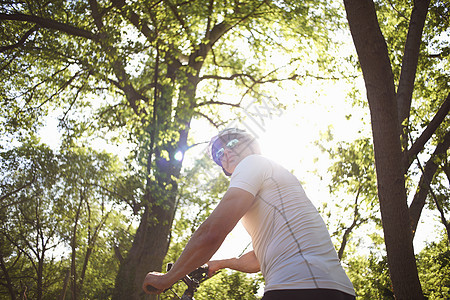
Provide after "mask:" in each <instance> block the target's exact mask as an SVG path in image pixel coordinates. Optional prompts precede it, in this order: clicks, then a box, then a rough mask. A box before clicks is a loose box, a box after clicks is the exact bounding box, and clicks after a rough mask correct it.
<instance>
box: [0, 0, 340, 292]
mask: <svg viewBox="0 0 450 300" xmlns="http://www.w3.org/2000/svg"><path fill="white" fill-rule="evenodd" d="M336 17H338V15H336V13H335V7H333V6H332V5H331V6H330V5H329V4H328V2H327V1H302V2H298V1H283V2H279V1H263V0H261V1H259V0H248V1H232V2H228V1H208V2H206V3H205V2H204V1H187V2H186V1H172V0H170V1H134V2H126V1H124V0H112V1H95V0H93V1H82V0H79V1H70V2H67V1H61V0H60V1H52V2H46V3H40V2H37V3H34V2H33V3H26V4H24V3H22V2H20V1H17V2H16V1H11V2H9V3H8V4H6V5H4V6H3V7H2V10H1V13H0V20H1V21H2V23H3V24H4V26H2V28H8V30H3V31H2V32H1V34H2V41H5V42H4V44H2V47H1V49H0V50H1V51H0V53H1V55H2V67H1V70H2V73H1V81H2V83H3V87H2V88H1V97H2V101H3V102H5V104H6V105H5V106H4V107H3V110H2V115H3V116H4V118H5V119H4V124H5V126H4V127H3V130H10V131H9V132H11V131H14V130H16V129H18V128H20V129H21V130H22V131H23V130H26V129H30V128H33V127H36V126H37V125H38V124H39V121H42V119H40V118H39V117H40V116H41V115H45V114H46V113H47V111H48V110H49V109H50V107H52V105H55V106H57V107H59V109H60V110H62V116H61V125H62V127H63V128H66V132H67V134H68V135H71V136H76V135H80V134H81V133H83V132H86V131H83V130H87V129H90V130H93V131H94V132H95V131H97V132H98V131H100V130H102V129H103V130H105V131H107V132H110V131H116V132H122V133H123V135H124V136H125V137H126V138H128V139H129V141H131V142H132V143H134V144H135V145H136V151H135V152H134V154H136V155H135V157H134V159H135V162H137V164H138V166H139V171H138V172H139V174H140V176H141V180H142V182H144V183H145V193H144V195H143V196H142V197H141V199H139V201H131V202H129V203H128V204H129V205H130V208H131V209H132V210H133V213H134V214H136V215H138V216H139V217H140V225H139V227H138V230H137V232H136V235H135V237H134V241H133V245H132V247H131V249H130V250H129V251H128V255H127V256H126V258H125V260H124V261H123V263H122V264H121V267H120V271H119V274H118V276H117V281H116V283H117V284H116V288H115V298H118V299H123V298H130V299H138V298H142V297H143V292H142V291H141V288H140V286H141V282H142V279H143V278H144V275H145V273H146V272H147V271H149V270H158V269H160V268H161V264H162V261H163V258H164V256H165V254H166V252H167V249H168V245H169V236H170V235H169V233H170V229H171V225H172V222H173V217H174V214H175V208H176V195H177V188H178V183H177V182H178V179H179V178H180V174H181V173H180V171H181V168H182V160H177V159H176V157H179V156H180V155H177V156H176V155H175V154H177V153H180V154H183V153H184V152H185V151H187V149H188V148H189V146H190V145H189V140H188V135H189V129H190V123H191V121H192V119H193V118H194V117H205V118H207V119H208V120H210V121H211V123H213V124H214V125H216V126H219V125H223V124H224V123H223V121H225V120H226V117H221V116H219V115H218V114H215V112H216V111H217V107H218V106H221V105H226V106H229V107H237V108H239V107H241V106H242V103H243V101H244V100H245V99H247V98H250V97H252V98H256V99H258V98H261V97H262V95H263V94H264V93H266V92H268V91H269V90H270V89H271V88H273V86H274V85H275V84H276V83H277V82H279V81H283V80H294V79H297V80H300V79H301V76H302V75H305V72H298V68H300V67H302V66H304V64H305V61H310V60H312V59H313V57H314V56H312V58H308V57H307V56H306V55H305V51H310V49H311V47H314V43H315V42H320V43H323V45H324V46H323V47H322V46H321V47H319V48H320V49H323V50H325V49H326V44H327V43H328V41H327V39H326V34H327V31H328V29H329V28H330V25H329V24H335V23H336V22H334V20H335V19H336ZM293 39H295V40H296V41H297V43H291V42H292V41H293ZM286 41H291V42H290V43H286ZM298 41H301V43H298ZM289 52H291V53H292V52H297V53H299V54H298V55H297V56H295V57H293V58H292V60H291V61H288V62H286V65H285V66H284V67H282V68H280V67H279V66H276V65H275V64H273V63H271V62H270V61H269V60H267V61H266V56H270V55H274V56H276V55H277V54H278V53H289ZM244 53H245V55H244ZM248 57H251V58H250V59H249V58H248ZM300 58H301V59H302V60H300ZM324 58H325V56H324V55H322V56H320V60H319V62H321V63H323V64H322V66H323V65H325V63H324V62H325V61H324ZM25 69H26V70H28V71H29V72H23V70H25ZM230 83H233V84H234V86H236V87H237V88H238V89H240V92H239V93H240V96H237V93H229V90H230V89H229V86H230V85H229V84H230ZM264 85H268V87H267V88H263V86H264ZM222 94H224V95H227V94H228V95H230V97H232V98H233V99H236V98H237V99H236V100H233V101H229V100H228V99H226V100H224V97H223V96H222ZM269 94H270V93H269ZM90 97H95V98H96V99H102V101H98V103H93V102H94V101H90V99H89V98H90ZM239 98H240V99H239ZM56 104H57V105H56ZM88 106H99V107H100V108H98V110H97V113H98V114H96V115H94V116H93V118H94V119H95V122H90V121H89V118H86V120H84V122H80V121H79V117H80V116H82V115H83V114H84V113H85V112H86V111H89V110H87V109H85V108H86V107H88ZM74 111H76V112H78V114H73V112H74ZM80 112H82V113H80ZM71 113H72V114H71ZM75 115H76V116H77V117H74V116H75ZM77 120H78V123H77V122H75V121H77ZM89 126H90V127H89ZM99 135H101V134H99ZM130 164H131V162H130ZM130 291H131V292H130ZM130 294H131V295H130Z"/></svg>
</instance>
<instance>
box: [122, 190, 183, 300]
mask: <svg viewBox="0 0 450 300" xmlns="http://www.w3.org/2000/svg"><path fill="white" fill-rule="evenodd" d="M171 201H172V203H170V204H168V203H166V204H167V205H164V206H165V208H164V206H163V205H161V206H156V205H155V206H153V207H152V208H149V206H146V207H145V211H144V214H143V216H142V219H141V223H140V224H139V228H138V230H137V232H136V236H135V238H134V242H133V245H132V247H131V249H130V251H129V252H128V255H127V258H126V259H125V261H124V263H123V264H121V265H120V269H119V274H118V275H117V278H116V287H115V290H114V295H113V299H117V300H122V299H129V300H135V299H136V300H137V299H144V298H145V296H146V295H145V293H144V292H143V290H142V282H143V281H144V277H145V275H146V274H147V272H149V271H158V270H160V269H161V263H162V261H163V259H164V257H165V255H166V253H167V249H168V247H169V238H168V237H169V233H170V229H171V227H172V220H173V214H174V210H175V205H174V203H173V201H174V200H173V199H171ZM145 299H149V298H145ZM150 299H151V298H150Z"/></svg>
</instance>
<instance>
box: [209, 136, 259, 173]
mask: <svg viewBox="0 0 450 300" xmlns="http://www.w3.org/2000/svg"><path fill="white" fill-rule="evenodd" d="M249 146H250V143H249V141H248V139H243V138H241V139H239V138H236V139H231V140H229V141H226V142H225V141H224V142H223V144H222V146H221V147H219V149H218V150H217V151H216V157H217V158H218V160H220V162H221V164H222V167H223V168H224V169H225V171H227V172H228V173H230V174H232V173H233V172H234V169H235V168H236V166H237V165H238V164H239V163H240V162H241V160H243V159H244V158H245V157H247V156H248V155H250V154H253V151H251V149H250V147H249Z"/></svg>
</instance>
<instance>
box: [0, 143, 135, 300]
mask: <svg viewBox="0 0 450 300" xmlns="http://www.w3.org/2000/svg"><path fill="white" fill-rule="evenodd" d="M0 161H1V169H2V172H1V173H2V177H1V179H0V190H1V200H2V204H1V206H0V214H1V216H2V218H1V222H0V239H1V241H2V243H1V247H0V258H1V259H0V267H1V271H0V282H1V285H2V288H0V292H1V293H2V294H7V295H8V296H9V297H10V298H12V299H16V298H17V299H18V298H19V295H23V296H24V297H30V298H33V299H57V298H59V299H64V298H65V297H66V299H67V298H70V299H77V298H78V299H80V298H96V299H98V298H99V296H100V295H102V293H103V298H106V297H107V296H109V297H110V296H111V288H112V287H113V285H114V277H115V273H116V272H117V269H118V262H117V260H116V258H115V255H114V252H113V247H112V246H113V245H112V244H113V243H114V242H115V240H116V241H122V242H123V240H125V242H126V239H128V238H129V235H130V233H129V232H128V233H127V234H128V236H127V235H126V236H125V237H126V239H125V238H124V236H123V235H124V234H123V233H121V234H119V231H120V230H124V225H121V222H123V219H124V216H123V215H121V213H120V212H116V211H115V207H119V201H118V198H119V196H120V197H130V195H132V194H133V188H132V186H131V185H127V187H126V188H124V190H128V192H127V193H121V194H119V191H120V188H121V185H122V184H123V181H122V177H121V175H118V173H119V172H120V171H122V174H125V172H124V171H123V170H120V168H119V167H120V165H118V163H117V161H116V160H115V159H114V158H112V157H111V156H110V155H108V154H105V153H97V152H95V151H90V150H89V149H73V148H72V149H71V150H66V151H65V152H64V153H55V152H54V151H53V150H51V149H50V148H49V147H47V146H45V145H42V144H40V143H38V142H37V141H36V140H31V141H30V140H28V141H24V143H23V145H20V146H18V147H15V148H13V149H10V150H6V151H2V152H0ZM122 176H123V175H122ZM104 248H106V249H104ZM99 253H101V255H99ZM101 262H103V264H102V263H101ZM96 272H98V274H95V273H96ZM93 274H95V276H94V275H93ZM100 274H101V276H99V275H100ZM99 278H100V279H99ZM94 279H95V280H94ZM85 285H89V287H90V288H89V289H86V288H84V286H85ZM3 287H5V288H3ZM105 293H106V295H105ZM100 298H101V297H100Z"/></svg>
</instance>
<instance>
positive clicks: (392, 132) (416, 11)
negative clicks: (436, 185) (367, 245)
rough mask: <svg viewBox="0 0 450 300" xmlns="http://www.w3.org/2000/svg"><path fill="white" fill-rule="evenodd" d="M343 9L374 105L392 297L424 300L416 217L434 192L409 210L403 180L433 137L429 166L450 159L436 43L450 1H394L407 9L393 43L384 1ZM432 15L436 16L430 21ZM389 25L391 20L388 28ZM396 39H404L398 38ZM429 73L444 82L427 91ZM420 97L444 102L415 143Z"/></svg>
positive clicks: (442, 62)
mask: <svg viewBox="0 0 450 300" xmlns="http://www.w3.org/2000/svg"><path fill="white" fill-rule="evenodd" d="M344 4H345V9H346V12H347V19H348V23H349V26H350V31H351V34H352V37H353V41H354V44H355V47H356V51H357V53H358V58H359V63H360V66H361V69H362V73H363V76H364V81H365V85H366V91H367V100H368V103H369V107H370V113H371V120H372V132H373V142H374V152H375V164H376V171H377V182H378V196H379V202H380V209H381V216H382V223H383V230H384V238H385V244H386V250H387V258H388V265H389V271H390V276H391V280H392V285H393V289H394V293H395V295H396V297H397V298H399V299H422V298H423V295H422V289H421V285H420V282H419V277H418V275H417V268H416V262H415V258H414V251H413V246H412V238H413V231H412V230H411V222H410V216H411V219H412V222H413V228H414V224H417V220H418V219H419V217H420V212H421V209H422V208H423V206H424V204H425V198H426V195H427V192H428V191H429V188H428V187H427V186H426V185H423V184H421V185H420V190H421V191H422V193H423V194H424V196H423V195H422V196H417V198H416V197H415V199H414V200H413V203H412V204H411V206H410V208H409V210H408V205H407V191H406V183H405V175H406V173H407V172H408V169H409V168H410V165H411V162H412V159H413V158H414V157H415V156H416V155H417V154H418V153H419V152H421V151H423V150H424V149H426V148H425V147H424V146H425V144H426V142H427V141H429V140H430V139H432V138H433V140H434V141H435V143H436V148H435V149H436V150H435V151H434V153H433V154H432V155H431V158H430V160H429V162H430V166H431V165H432V164H433V163H432V162H433V161H435V160H436V159H437V158H438V157H439V156H440V155H445V154H446V151H447V149H448V147H449V142H450V132H449V131H448V126H446V125H448V123H447V122H446V121H445V117H446V115H447V114H448V111H449V102H450V99H449V96H446V95H445V94H443V93H442V91H445V90H448V82H449V81H448V75H445V73H443V72H442V71H439V70H442V69H441V67H440V66H444V65H448V57H447V58H446V57H445V56H444V55H442V56H441V54H444V53H446V51H447V50H446V48H445V46H444V47H442V45H441V46H438V45H437V43H436V42H435V41H434V40H432V39H431V38H432V37H435V36H436V35H439V34H440V33H441V32H443V30H445V28H447V26H448V25H443V24H448V23H447V22H446V21H445V20H446V19H447V20H448V4H446V3H445V2H441V1H436V2H434V3H433V4H432V5H431V6H430V1H428V0H416V1H414V2H413V3H412V7H408V8H404V7H402V6H401V4H400V3H394V5H397V6H398V7H400V8H401V9H396V10H394V12H395V13H397V14H398V15H401V16H400V17H398V15H397V17H398V19H397V21H398V20H400V22H398V28H400V30H397V29H395V32H396V35H397V36H396V37H395V38H394V35H389V31H388V30H390V32H392V31H394V28H392V27H390V24H392V23H394V22H395V18H394V19H393V18H385V17H386V15H383V4H382V3H381V2H380V3H379V2H377V5H375V3H374V2H373V1H369V0H364V1H352V0H344ZM378 4H379V5H378ZM385 5H386V6H387V7H388V6H389V5H388V4H385ZM430 7H431V8H432V9H431V10H430ZM394 8H396V7H394ZM429 11H430V13H431V15H430V16H428V17H427V13H428V12H429ZM404 15H407V16H408V19H409V22H406V20H405V18H404ZM377 17H378V18H379V19H377ZM379 20H380V21H379ZM385 20H389V21H390V22H384V23H383V21H385ZM437 20H439V21H440V23H437V22H438V21H437ZM386 28H388V29H386ZM383 29H385V30H384V31H383ZM423 32H425V33H426V34H430V33H434V36H430V35H428V36H426V39H425V40H424V41H422V36H423V34H422V33H423ZM383 33H384V34H385V35H387V36H388V37H389V38H391V40H389V39H388V41H394V40H395V43H396V44H395V43H393V46H392V48H390V47H388V46H387V44H386V43H387V41H386V39H385V38H384V35H383ZM398 35H400V36H401V37H402V38H400V39H399V37H398ZM400 43H401V44H403V49H401V50H400V51H399V49H398V45H399V44H400ZM432 47H437V49H439V50H440V51H442V53H438V57H440V59H441V60H440V61H439V62H436V61H433V60H435V59H436V57H432V56H430V55H428V53H427V51H430V48H432ZM399 53H401V54H399ZM425 67H426V68H425ZM417 70H421V72H417ZM425 72H426V73H425ZM421 73H422V74H421ZM430 74H433V77H434V78H439V77H442V78H440V79H439V80H438V81H436V84H433V85H431V86H430V85H429V86H428V87H427V88H424V87H425V85H422V86H421V84H420V83H421V82H422V83H423V82H425V79H424V77H423V76H427V75H430ZM416 75H417V76H416ZM416 77H417V79H416ZM444 78H447V79H446V82H445V83H442V80H443V79H444ZM396 82H397V84H396ZM415 82H419V84H418V85H417V86H419V87H420V88H416V89H415V87H416V86H415ZM441 88H443V89H441ZM414 96H415V97H414ZM424 97H425V99H423V98H424ZM430 97H432V99H430ZM445 97H447V98H446V99H445ZM414 98H416V101H417V105H420V101H421V100H423V101H427V102H429V103H430V102H433V103H436V102H438V103H439V104H438V105H436V104H435V105H434V106H435V109H434V110H433V111H434V113H435V117H434V118H432V119H431V118H430V119H431V120H430V121H429V123H428V122H427V124H426V127H425V128H422V130H423V131H422V132H421V134H420V136H419V137H418V138H417V139H416V140H415V141H413V140H411V139H410V138H409V137H410V134H411V131H412V128H413V127H412V124H414V123H412V121H413V120H414V118H415V115H414V112H415V110H414V109H413V108H414V105H412V103H413V101H412V100H413V99H414ZM436 106H437V107H436ZM439 106H440V107H439ZM408 142H410V143H411V144H409V143H408ZM427 165H428V164H427ZM430 168H431V169H433V168H432V167H430ZM435 171H436V170H434V171H433V170H428V171H427V170H425V173H429V174H428V175H430V176H426V177H425V178H424V180H431V178H432V177H433V176H434V173H435ZM419 198H420V199H421V200H418V199H419Z"/></svg>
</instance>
